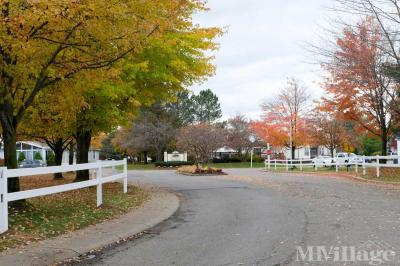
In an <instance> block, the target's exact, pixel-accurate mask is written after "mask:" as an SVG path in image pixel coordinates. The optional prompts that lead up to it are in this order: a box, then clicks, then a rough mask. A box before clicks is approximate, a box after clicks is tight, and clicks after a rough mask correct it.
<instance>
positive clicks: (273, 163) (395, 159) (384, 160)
mask: <svg viewBox="0 0 400 266" xmlns="http://www.w3.org/2000/svg"><path fill="white" fill-rule="evenodd" d="M358 158H359V160H357V161H354V160H353V161H351V162H338V161H337V160H336V158H331V160H332V162H331V163H327V164H324V163H321V162H313V160H312V159H294V160H292V159H286V160H268V159H267V160H265V169H268V170H271V169H274V170H277V169H278V167H285V169H286V171H289V169H290V168H293V167H296V168H299V170H300V171H303V170H304V168H306V167H312V168H313V169H314V170H315V171H318V168H322V167H335V168H336V172H339V168H340V167H353V166H354V168H355V172H356V173H358V172H359V168H361V170H362V175H363V176H365V175H366V174H367V168H374V169H375V170H376V177H380V169H381V168H384V167H386V168H400V156H399V155H395V156H379V155H377V156H361V157H358Z"/></svg>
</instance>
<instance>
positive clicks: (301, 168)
mask: <svg viewBox="0 0 400 266" xmlns="http://www.w3.org/2000/svg"><path fill="white" fill-rule="evenodd" d="M300 171H303V159H300Z"/></svg>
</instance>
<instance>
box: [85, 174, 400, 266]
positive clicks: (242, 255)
mask: <svg viewBox="0 0 400 266" xmlns="http://www.w3.org/2000/svg"><path fill="white" fill-rule="evenodd" d="M227 172H228V173H229V176H224V177H189V176H181V175H177V174H175V172H173V171H131V172H130V180H131V181H134V182H139V183H142V184H143V183H144V184H151V185H156V186H161V187H165V188H168V189H171V190H173V191H176V192H178V193H179V194H181V195H182V205H181V208H180V210H179V211H178V213H177V214H176V215H175V216H173V217H172V218H171V219H169V220H168V221H166V222H164V223H162V224H161V225H159V226H157V227H156V228H154V229H153V230H152V231H151V234H147V235H145V236H144V237H141V238H140V239H137V240H134V241H131V242H127V243H124V244H122V245H121V246H118V247H116V248H113V249H110V250H106V251H104V252H103V253H102V254H101V255H100V256H97V257H96V258H94V259H91V260H86V261H84V262H82V265H369V264H368V263H369V261H367V262H366V261H363V262H360V261H359V262H358V263H353V262H352V263H350V262H347V263H346V262H333V261H332V260H329V259H328V261H324V262H321V263H319V262H312V263H311V262H309V261H306V262H300V261H299V260H298V259H299V256H298V255H299V254H298V252H297V246H301V247H303V248H305V247H306V246H326V248H327V249H328V251H329V248H330V247H331V246H332V247H342V246H350V247H351V246H354V247H355V248H356V250H360V249H363V250H364V249H365V250H374V249H382V250H393V251H395V252H396V253H397V254H398V255H400V204H399V203H400V189H398V188H390V187H382V186H376V185H369V184H364V183H359V182H356V181H352V180H348V179H344V178H334V177H320V176H315V175H309V176H307V175H303V176H300V175H297V174H296V175H290V174H277V173H265V172H261V171H259V170H250V169H237V170H227ZM371 244H377V245H378V247H377V248H374V247H371ZM304 250H305V249H304ZM399 258H400V256H398V257H396V258H395V259H396V260H395V261H392V262H390V263H389V262H385V263H382V264H380V265H400V260H399ZM390 259H391V260H392V259H393V258H392V257H390ZM378 262H379V261H378Z"/></svg>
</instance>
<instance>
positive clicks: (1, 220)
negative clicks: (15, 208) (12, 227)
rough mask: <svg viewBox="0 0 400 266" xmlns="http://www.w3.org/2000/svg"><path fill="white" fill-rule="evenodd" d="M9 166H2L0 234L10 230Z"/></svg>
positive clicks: (0, 171) (0, 180)
mask: <svg viewBox="0 0 400 266" xmlns="http://www.w3.org/2000/svg"><path fill="white" fill-rule="evenodd" d="M6 171H7V168H6V167H0V234H1V233H4V232H6V231H7V230H8V202H7V175H6Z"/></svg>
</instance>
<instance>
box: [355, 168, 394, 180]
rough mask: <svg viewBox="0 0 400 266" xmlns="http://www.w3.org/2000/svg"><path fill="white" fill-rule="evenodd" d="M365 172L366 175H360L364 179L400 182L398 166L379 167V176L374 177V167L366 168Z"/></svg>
mask: <svg viewBox="0 0 400 266" xmlns="http://www.w3.org/2000/svg"><path fill="white" fill-rule="evenodd" d="M366 174H367V175H366V176H362V177H363V178H365V179H369V180H377V181H384V182H399V183H400V168H383V167H382V168H381V169H380V177H376V169H372V168H367V173H366Z"/></svg>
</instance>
